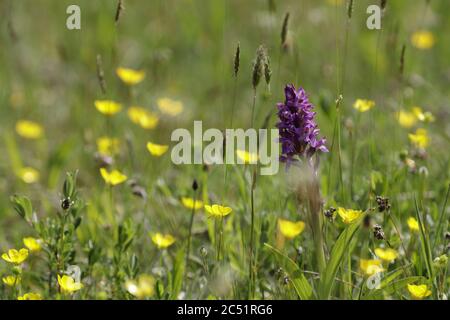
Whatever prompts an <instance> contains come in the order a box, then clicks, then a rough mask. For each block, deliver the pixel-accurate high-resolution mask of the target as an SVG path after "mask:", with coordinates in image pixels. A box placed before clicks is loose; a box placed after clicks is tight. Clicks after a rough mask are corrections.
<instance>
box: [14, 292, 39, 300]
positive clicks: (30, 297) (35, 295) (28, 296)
mask: <svg viewBox="0 0 450 320" xmlns="http://www.w3.org/2000/svg"><path fill="white" fill-rule="evenodd" d="M17 300H42V296H41V295H40V294H39V293H33V292H29V293H25V294H24V295H23V296H19V297H17Z"/></svg>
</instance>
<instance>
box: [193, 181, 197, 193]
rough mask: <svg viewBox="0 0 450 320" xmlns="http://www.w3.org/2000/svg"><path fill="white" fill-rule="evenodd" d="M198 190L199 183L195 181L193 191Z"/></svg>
mask: <svg viewBox="0 0 450 320" xmlns="http://www.w3.org/2000/svg"><path fill="white" fill-rule="evenodd" d="M197 189H198V183H197V180H196V179H194V181H193V182H192V190H194V191H196V190H197Z"/></svg>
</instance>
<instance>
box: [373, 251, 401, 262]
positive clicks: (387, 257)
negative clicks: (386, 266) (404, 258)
mask: <svg viewBox="0 0 450 320" xmlns="http://www.w3.org/2000/svg"><path fill="white" fill-rule="evenodd" d="M375 254H376V255H377V257H378V258H380V259H381V260H384V261H387V262H392V261H394V260H395V259H397V257H398V252H397V250H394V249H391V248H386V249H384V248H376V249H375Z"/></svg>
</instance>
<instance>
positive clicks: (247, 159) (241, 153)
mask: <svg viewBox="0 0 450 320" xmlns="http://www.w3.org/2000/svg"><path fill="white" fill-rule="evenodd" d="M236 155H237V157H238V158H239V159H241V161H242V162H244V163H245V164H254V163H257V162H258V159H259V157H258V154H257V153H251V152H248V151H245V150H236Z"/></svg>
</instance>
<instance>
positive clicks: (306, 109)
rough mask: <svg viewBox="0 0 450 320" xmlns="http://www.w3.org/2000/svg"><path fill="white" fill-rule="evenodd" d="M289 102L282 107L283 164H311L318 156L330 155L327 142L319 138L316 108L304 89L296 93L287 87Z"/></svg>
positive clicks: (280, 126)
mask: <svg viewBox="0 0 450 320" xmlns="http://www.w3.org/2000/svg"><path fill="white" fill-rule="evenodd" d="M284 93H285V96H286V100H285V101H284V103H278V104H277V108H278V118H279V120H280V121H279V122H278V123H277V128H278V129H279V131H280V142H281V156H280V161H281V162H284V163H286V164H287V166H289V165H290V164H292V163H293V162H296V161H298V160H300V159H301V158H307V159H308V160H309V161H310V160H311V158H312V156H313V155H314V154H315V153H316V152H318V151H321V152H328V149H327V147H326V145H325V143H326V139H324V138H321V139H319V138H318V135H319V132H320V130H319V129H318V126H317V123H316V122H315V119H314V118H315V115H316V113H315V112H314V111H312V109H313V108H314V106H313V105H312V104H311V103H310V102H309V100H308V96H307V94H306V92H305V90H304V89H303V88H299V89H298V90H296V89H295V87H294V85H292V84H290V85H287V86H286V87H285V89H284Z"/></svg>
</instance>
